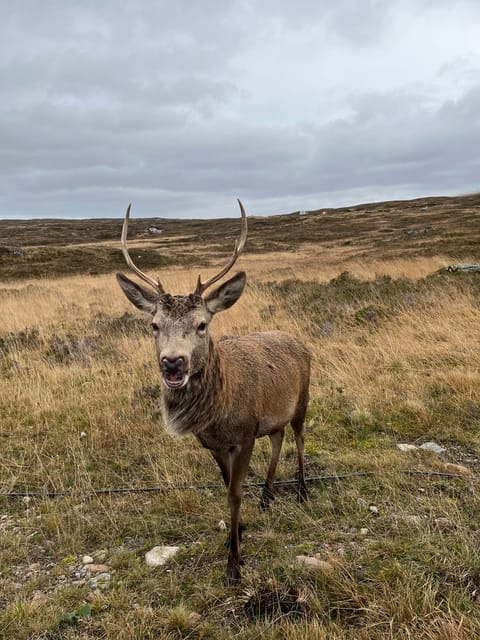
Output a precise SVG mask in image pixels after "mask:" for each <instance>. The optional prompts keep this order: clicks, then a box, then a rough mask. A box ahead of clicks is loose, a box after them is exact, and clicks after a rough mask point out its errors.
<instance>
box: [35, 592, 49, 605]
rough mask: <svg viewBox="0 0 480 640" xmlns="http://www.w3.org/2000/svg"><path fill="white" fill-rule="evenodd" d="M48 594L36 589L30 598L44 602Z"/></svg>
mask: <svg viewBox="0 0 480 640" xmlns="http://www.w3.org/2000/svg"><path fill="white" fill-rule="evenodd" d="M47 598H48V596H47V594H46V593H43V591H40V590H38V589H37V590H36V591H34V592H33V595H32V600H34V601H35V602H44V601H45V600H47Z"/></svg>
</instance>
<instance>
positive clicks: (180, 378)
mask: <svg viewBox="0 0 480 640" xmlns="http://www.w3.org/2000/svg"><path fill="white" fill-rule="evenodd" d="M163 382H164V384H165V386H166V387H168V388H169V389H181V388H182V387H184V386H185V385H186V384H187V382H188V375H187V374H186V373H184V372H183V371H176V372H170V371H164V372H163Z"/></svg>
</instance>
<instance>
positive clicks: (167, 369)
mask: <svg viewBox="0 0 480 640" xmlns="http://www.w3.org/2000/svg"><path fill="white" fill-rule="evenodd" d="M161 368H162V376H163V382H164V384H165V385H166V386H167V387H168V388H169V389H180V388H181V387H184V386H185V385H186V384H187V382H188V377H189V376H188V374H187V372H186V367H185V358H183V357H182V356H179V357H178V358H167V357H163V358H162V359H161Z"/></svg>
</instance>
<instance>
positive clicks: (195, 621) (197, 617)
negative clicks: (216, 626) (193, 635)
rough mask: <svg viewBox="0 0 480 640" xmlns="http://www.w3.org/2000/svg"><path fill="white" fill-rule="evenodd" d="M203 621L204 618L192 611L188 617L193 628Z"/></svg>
mask: <svg viewBox="0 0 480 640" xmlns="http://www.w3.org/2000/svg"><path fill="white" fill-rule="evenodd" d="M201 619H202V616H201V615H200V614H199V613H197V612H196V611H192V613H191V614H190V615H189V616H188V622H189V623H190V625H191V626H192V627H194V626H195V625H197V624H198V623H199V622H200V620H201Z"/></svg>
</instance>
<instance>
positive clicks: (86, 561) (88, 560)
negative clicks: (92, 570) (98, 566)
mask: <svg viewBox="0 0 480 640" xmlns="http://www.w3.org/2000/svg"><path fill="white" fill-rule="evenodd" d="M82 564H83V565H85V564H93V558H92V556H82Z"/></svg>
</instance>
